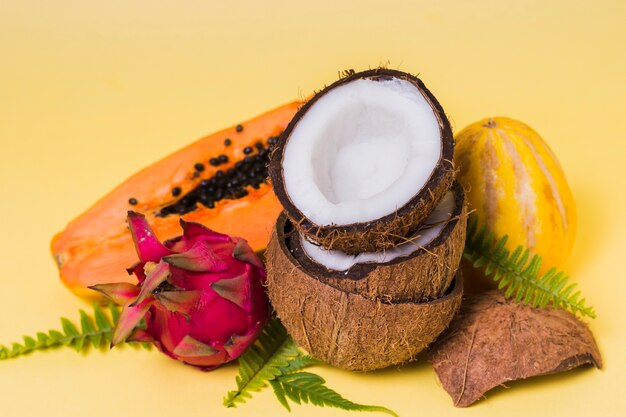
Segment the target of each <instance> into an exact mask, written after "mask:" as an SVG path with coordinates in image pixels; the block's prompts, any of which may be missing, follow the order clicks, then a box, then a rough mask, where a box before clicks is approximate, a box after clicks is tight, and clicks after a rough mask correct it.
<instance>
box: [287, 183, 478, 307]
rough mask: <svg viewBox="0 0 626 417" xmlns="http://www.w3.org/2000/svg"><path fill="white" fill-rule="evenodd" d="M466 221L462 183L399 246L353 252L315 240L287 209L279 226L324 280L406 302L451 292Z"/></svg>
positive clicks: (291, 246)
mask: <svg viewBox="0 0 626 417" xmlns="http://www.w3.org/2000/svg"><path fill="white" fill-rule="evenodd" d="M466 225H467V211H466V208H465V204H464V192H463V188H462V186H461V185H460V184H459V183H456V184H455V185H454V187H453V188H452V190H450V191H449V192H448V193H447V194H446V195H445V196H444V198H443V199H442V200H441V201H440V203H439V205H438V206H437V207H436V208H435V210H433V212H432V213H431V214H430V215H429V216H428V217H427V218H426V220H424V222H423V223H422V225H421V226H420V229H418V231H417V232H416V234H415V235H414V236H413V237H411V238H409V239H408V240H409V241H408V242H406V243H403V244H402V245H400V246H397V247H395V248H390V249H383V250H381V251H378V252H369V253H367V252H366V253H361V254H358V255H348V254H346V253H344V252H342V251H332V250H331V251H329V250H326V249H324V248H322V247H319V246H317V245H315V244H313V243H311V242H310V241H309V240H308V239H307V238H306V237H305V236H303V235H302V234H300V233H298V232H297V230H294V228H293V227H291V223H290V222H289V221H288V219H287V218H286V216H284V215H283V216H281V218H280V219H279V220H278V222H277V226H276V227H277V230H279V231H280V232H279V233H281V232H282V233H284V234H285V236H289V249H290V250H291V254H292V256H293V257H294V258H295V259H296V260H297V261H298V263H299V264H300V265H302V266H303V268H304V269H305V270H306V271H308V272H309V273H310V274H313V275H315V276H316V277H317V279H318V280H319V281H321V282H323V283H325V284H328V285H330V286H332V287H335V288H337V289H339V290H342V291H346V292H350V293H353V294H359V295H361V296H363V297H365V298H368V299H370V300H375V299H381V300H383V301H390V302H402V301H429V300H434V299H436V298H439V297H441V296H443V295H444V294H445V292H446V290H447V289H448V288H449V287H450V284H451V283H452V279H453V278H454V275H455V274H456V271H457V269H458V266H459V263H460V261H461V256H462V254H463V245H464V242H465V228H466Z"/></svg>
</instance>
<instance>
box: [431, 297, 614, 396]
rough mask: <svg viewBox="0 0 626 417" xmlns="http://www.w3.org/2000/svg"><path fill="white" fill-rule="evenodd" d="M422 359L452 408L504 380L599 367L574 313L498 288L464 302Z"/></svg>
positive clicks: (594, 350)
mask: <svg viewBox="0 0 626 417" xmlns="http://www.w3.org/2000/svg"><path fill="white" fill-rule="evenodd" d="M428 359H429V361H430V362H431V363H432V364H433V367H434V368H435V371H436V372H437V376H438V377H439V380H440V381H441V385H442V386H443V388H444V389H445V390H446V391H447V392H448V394H450V396H451V397H452V400H453V401H454V405H455V406H457V407H466V406H469V405H471V404H473V403H474V402H476V401H478V400H479V399H480V398H482V397H483V395H484V394H485V393H486V392H487V391H489V390H490V389H492V388H494V387H497V386H498V385H501V384H504V383H506V382H509V381H515V380H518V379H525V378H530V377H533V376H537V375H546V374H553V373H557V372H564V371H568V370H570V369H573V368H575V367H577V366H580V365H584V364H591V365H593V366H595V367H596V368H601V367H602V357H601V356H600V351H599V350H598V346H597V345H596V342H595V340H594V338H593V334H592V333H591V331H590V330H589V328H588V327H587V326H586V325H585V323H583V322H582V321H580V320H579V319H577V318H576V316H574V314H572V313H570V312H568V311H565V310H562V309H559V308H532V307H530V306H528V305H523V304H520V303H516V302H515V301H513V300H507V299H505V298H504V295H503V293H502V291H498V290H492V291H488V292H486V293H482V294H477V295H474V296H472V297H470V298H469V299H468V300H467V301H466V302H464V303H463V307H462V308H461V312H460V313H459V314H458V315H457V316H456V317H455V319H454V321H453V322H452V324H451V325H450V329H449V330H448V331H447V332H446V333H445V334H444V335H443V336H442V337H441V338H440V339H439V340H437V342H436V343H435V344H434V345H433V346H432V348H431V349H430V351H429V358H428Z"/></svg>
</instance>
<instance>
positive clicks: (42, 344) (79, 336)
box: [0, 304, 151, 360]
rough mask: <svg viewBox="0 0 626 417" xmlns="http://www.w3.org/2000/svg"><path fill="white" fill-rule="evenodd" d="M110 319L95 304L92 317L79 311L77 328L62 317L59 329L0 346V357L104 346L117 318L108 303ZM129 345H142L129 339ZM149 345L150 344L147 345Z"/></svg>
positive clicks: (115, 308) (115, 307) (109, 340)
mask: <svg viewBox="0 0 626 417" xmlns="http://www.w3.org/2000/svg"><path fill="white" fill-rule="evenodd" d="M109 312H110V314H111V319H109V317H108V316H107V314H106V313H105V312H104V310H103V309H102V308H101V307H100V306H98V305H94V306H93V317H91V316H89V315H88V314H87V313H86V312H85V311H83V310H79V314H80V330H79V329H78V327H77V326H76V325H75V324H74V323H72V322H71V321H70V320H68V319H67V318H65V317H62V318H61V328H62V329H63V331H59V330H49V331H48V333H43V332H37V333H36V337H32V336H24V337H23V343H17V342H15V343H12V344H11V347H10V348H8V347H6V346H4V345H0V360H3V359H10V358H15V357H17V356H21V355H25V354H28V353H31V352H33V351H36V350H45V349H48V348H54V347H59V346H68V347H71V348H74V349H75V350H76V351H77V352H82V351H85V350H87V349H88V348H89V347H94V348H96V349H98V348H105V347H107V346H109V344H110V343H111V337H112V333H113V327H115V323H117V319H118V318H119V308H118V307H117V306H115V305H113V304H111V305H110V306H109ZM130 344H131V345H138V346H140V345H144V344H141V343H135V342H131V343H130ZM148 347H151V345H148Z"/></svg>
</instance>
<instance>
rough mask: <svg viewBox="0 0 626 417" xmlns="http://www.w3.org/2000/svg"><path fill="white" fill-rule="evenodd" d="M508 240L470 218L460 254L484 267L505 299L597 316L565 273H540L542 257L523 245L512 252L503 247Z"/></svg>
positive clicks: (475, 265) (472, 262)
mask: <svg viewBox="0 0 626 417" xmlns="http://www.w3.org/2000/svg"><path fill="white" fill-rule="evenodd" d="M507 239H508V236H504V237H502V238H500V239H499V240H497V241H496V239H495V237H494V235H493V233H491V232H490V231H489V230H488V229H487V227H486V226H483V227H481V228H478V219H477V218H475V217H473V218H472V219H470V221H469V222H468V226H467V239H466V242H465V251H464V253H463V257H464V258H465V259H467V260H468V261H469V262H470V263H471V264H472V265H473V266H474V267H476V268H480V267H483V266H485V275H487V276H490V275H493V280H494V281H495V282H497V283H498V289H500V290H504V295H505V297H507V298H514V299H515V301H517V302H523V303H525V304H528V305H531V306H533V307H540V308H544V307H546V306H548V305H552V306H553V307H555V308H563V309H565V310H569V311H571V312H572V313H574V314H580V315H582V316H588V317H591V318H595V317H596V312H595V310H594V309H593V307H591V306H587V305H586V304H585V303H586V300H585V299H584V298H581V294H580V291H574V290H575V289H576V284H574V283H569V282H568V281H569V276H568V275H567V274H565V273H564V272H563V271H557V269H556V268H551V269H549V270H548V271H546V272H545V273H544V274H543V275H541V276H539V271H540V269H541V262H542V259H541V256H539V255H536V254H535V255H532V257H531V253H530V250H528V249H527V248H523V247H522V246H518V247H517V248H515V250H514V251H513V252H512V253H511V252H509V250H508V249H506V248H505V245H506V242H507Z"/></svg>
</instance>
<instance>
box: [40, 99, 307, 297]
mask: <svg viewBox="0 0 626 417" xmlns="http://www.w3.org/2000/svg"><path fill="white" fill-rule="evenodd" d="M299 105H300V103H299V102H293V103H289V104H286V105H284V106H281V107H279V108H277V109H275V110H272V111H270V112H267V113H265V114H263V115H261V116H258V117H256V118H254V119H252V120H249V121H247V122H244V123H241V124H239V125H237V126H233V127H231V128H228V129H225V130H222V131H220V132H217V133H214V134H212V135H209V136H206V137H203V138H201V139H199V140H197V141H196V142H194V143H192V144H190V145H188V146H186V147H185V148H183V149H180V150H179V151H177V152H175V153H173V154H171V155H169V156H167V157H166V158H164V159H162V160H160V161H158V162H156V163H154V164H152V165H150V166H148V167H147V168H144V169H143V170H141V171H139V172H138V173H136V174H134V175H132V176H131V177H130V178H128V179H127V180H126V181H124V182H123V183H122V184H120V185H119V186H118V187H117V188H115V189H114V190H113V191H111V192H110V193H109V194H108V195H106V196H104V197H103V198H102V199H100V200H99V201H98V202H96V203H95V204H94V205H93V206H92V207H90V208H89V209H88V210H87V211H85V212H84V213H83V214H81V215H80V216H78V217H77V218H75V219H74V220H72V221H71V222H70V223H69V224H68V225H67V227H66V228H65V230H63V231H62V232H60V233H58V234H57V235H55V236H54V238H53V239H52V243H51V251H52V255H53V257H54V259H55V260H56V262H57V265H58V267H59V273H60V277H61V281H62V282H63V283H64V284H65V285H66V286H67V287H68V288H69V289H70V290H72V291H73V292H74V293H76V294H77V295H79V296H81V297H83V298H86V299H89V300H94V301H100V300H101V298H100V296H99V295H98V293H96V292H95V291H92V290H89V289H88V288H87V287H88V286H91V285H95V284H101V283H112V282H133V283H134V282H136V280H135V277H134V276H133V275H129V274H128V273H127V271H126V269H127V268H129V267H130V266H132V265H133V264H135V263H136V262H137V258H136V254H135V249H134V245H133V241H132V238H131V235H130V232H129V231H128V229H127V225H126V215H127V212H128V210H134V211H138V212H141V213H143V214H144V215H146V217H147V218H148V221H149V222H150V224H151V225H152V227H153V229H154V232H155V234H156V235H157V237H158V238H159V239H161V240H166V239H170V238H173V237H175V236H178V235H180V234H181V229H180V225H179V222H180V219H181V217H182V218H184V219H185V220H186V221H192V222H198V223H201V224H204V225H205V226H207V227H209V228H211V229H214V230H216V231H218V232H220V233H226V234H228V235H231V236H238V237H242V238H244V239H246V240H247V241H248V243H249V244H250V246H251V247H252V249H253V250H255V251H259V250H262V249H264V248H265V247H266V245H267V242H268V241H269V236H270V233H271V230H272V227H273V225H274V221H275V220H276V218H277V217H278V214H279V213H280V211H281V210H282V207H281V205H280V203H279V202H278V200H277V199H276V197H275V195H274V192H273V190H272V186H271V184H269V183H268V182H267V181H266V171H264V170H263V168H264V165H265V162H266V159H267V155H268V154H269V152H270V151H271V149H272V143H273V142H275V141H276V140H277V137H278V136H279V135H280V134H281V132H282V131H283V130H284V129H285V127H286V126H287V124H288V123H289V121H290V120H291V118H292V117H293V115H294V114H295V112H296V111H297V109H298V106H299ZM220 156H222V158H221V159H220ZM199 164H200V165H199ZM212 183H213V184H212ZM220 190H221V191H220Z"/></svg>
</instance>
